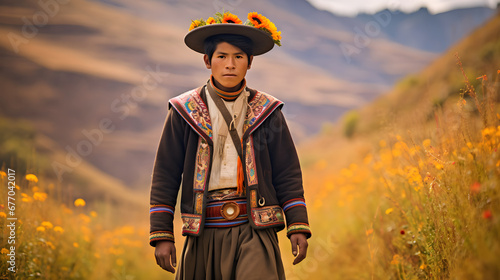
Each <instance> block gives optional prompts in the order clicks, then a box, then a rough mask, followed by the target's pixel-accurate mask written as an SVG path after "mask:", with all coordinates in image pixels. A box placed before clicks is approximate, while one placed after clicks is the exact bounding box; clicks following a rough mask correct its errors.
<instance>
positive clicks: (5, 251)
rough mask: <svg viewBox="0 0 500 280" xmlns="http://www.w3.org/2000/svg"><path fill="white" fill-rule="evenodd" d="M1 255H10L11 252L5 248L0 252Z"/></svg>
mask: <svg viewBox="0 0 500 280" xmlns="http://www.w3.org/2000/svg"><path fill="white" fill-rule="evenodd" d="M0 253H2V254H3V255H6V254H8V253H9V250H8V249H5V248H2V250H1V251H0Z"/></svg>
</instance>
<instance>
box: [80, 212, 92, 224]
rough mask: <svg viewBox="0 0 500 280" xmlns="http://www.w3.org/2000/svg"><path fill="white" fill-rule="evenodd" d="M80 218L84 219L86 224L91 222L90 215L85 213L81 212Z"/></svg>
mask: <svg viewBox="0 0 500 280" xmlns="http://www.w3.org/2000/svg"><path fill="white" fill-rule="evenodd" d="M80 219H82V221H84V222H85V223H86V224H88V223H90V217H89V216H87V215H85V214H80Z"/></svg>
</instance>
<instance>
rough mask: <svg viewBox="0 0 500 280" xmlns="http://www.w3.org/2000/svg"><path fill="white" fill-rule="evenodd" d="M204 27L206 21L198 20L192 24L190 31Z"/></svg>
mask: <svg viewBox="0 0 500 280" xmlns="http://www.w3.org/2000/svg"><path fill="white" fill-rule="evenodd" d="M202 25H204V21H203V20H202V19H196V20H193V22H191V26H189V31H191V30H193V29H195V28H196V27H198V26H202Z"/></svg>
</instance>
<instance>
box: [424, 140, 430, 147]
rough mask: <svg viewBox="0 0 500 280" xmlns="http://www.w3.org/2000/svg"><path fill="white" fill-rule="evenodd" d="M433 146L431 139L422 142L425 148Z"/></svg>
mask: <svg viewBox="0 0 500 280" xmlns="http://www.w3.org/2000/svg"><path fill="white" fill-rule="evenodd" d="M430 145H431V139H425V140H424V142H422V146H424V148H428V147H429V146H430Z"/></svg>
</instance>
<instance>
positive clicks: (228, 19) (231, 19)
mask: <svg viewBox="0 0 500 280" xmlns="http://www.w3.org/2000/svg"><path fill="white" fill-rule="evenodd" d="M222 23H236V24H242V23H243V22H242V21H241V20H240V19H239V18H238V17H237V16H236V15H233V14H231V13H229V12H226V13H224V15H223V16H222Z"/></svg>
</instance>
